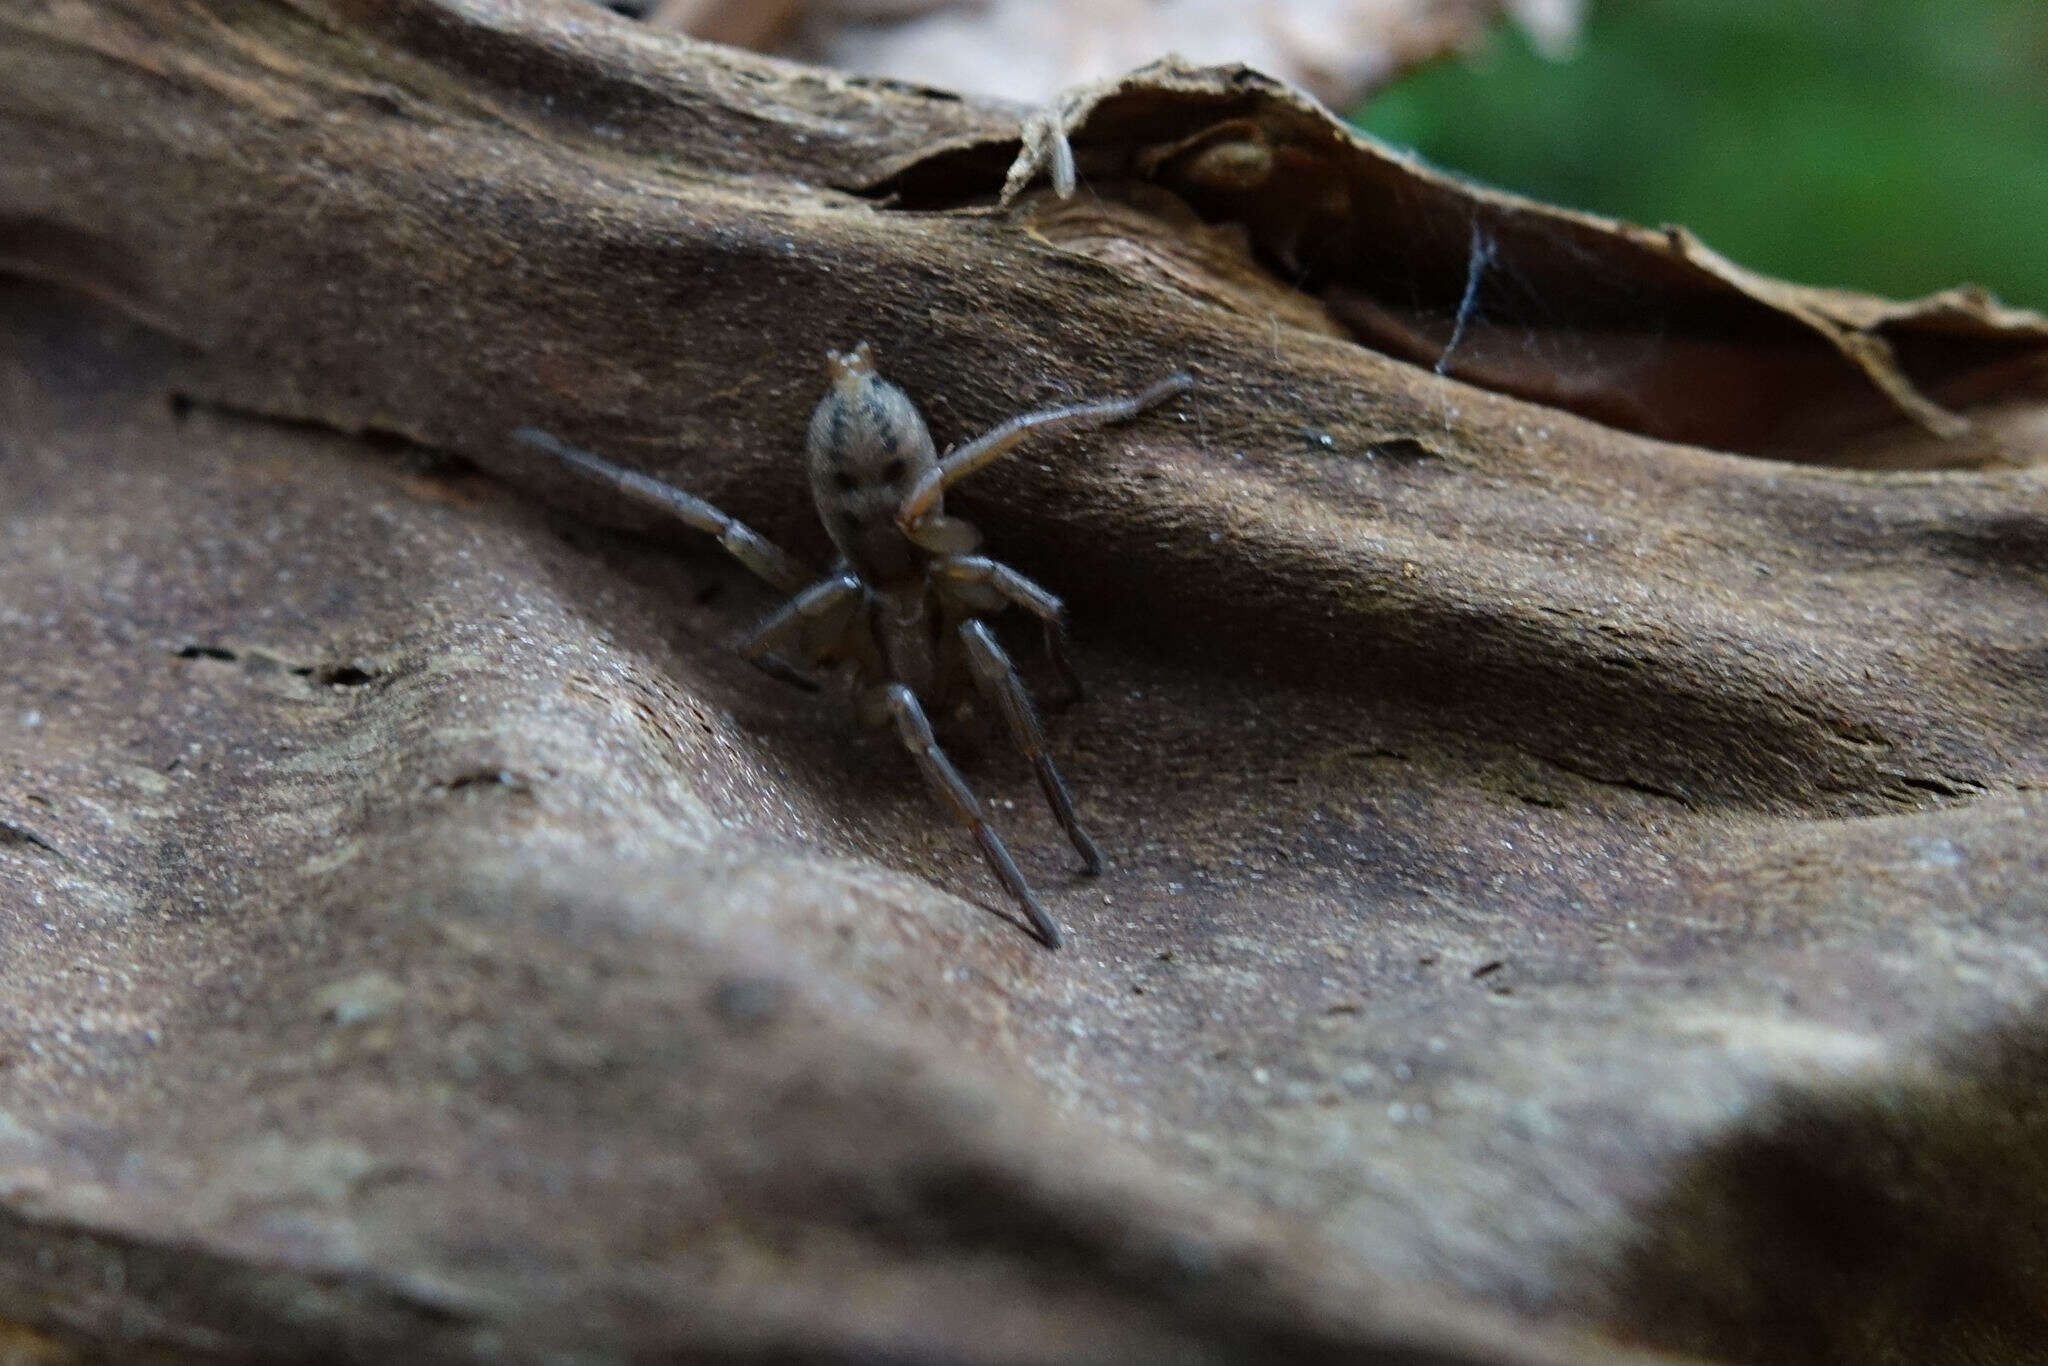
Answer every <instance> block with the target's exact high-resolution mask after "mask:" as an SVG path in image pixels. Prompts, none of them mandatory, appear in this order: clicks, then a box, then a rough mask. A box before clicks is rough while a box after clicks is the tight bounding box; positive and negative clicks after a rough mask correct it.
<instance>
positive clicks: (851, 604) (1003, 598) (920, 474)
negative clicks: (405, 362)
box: [514, 342, 1194, 948]
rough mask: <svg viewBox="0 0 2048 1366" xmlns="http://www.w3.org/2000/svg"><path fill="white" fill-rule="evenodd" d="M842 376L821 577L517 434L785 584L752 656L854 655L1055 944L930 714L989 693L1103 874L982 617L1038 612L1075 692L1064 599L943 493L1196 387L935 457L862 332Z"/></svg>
mask: <svg viewBox="0 0 2048 1366" xmlns="http://www.w3.org/2000/svg"><path fill="white" fill-rule="evenodd" d="M825 368H826V374H827V377H828V379H829V380H830V387H829V388H828V389H827V391H826V393H825V397H824V398H822V399H821V400H819V402H818V406H817V408H816V410H815V411H813V412H812V414H811V427H810V435H809V438H808V440H807V441H806V442H805V447H804V449H805V459H806V461H807V463H808V464H809V467H810V476H811V496H812V498H813V500H814V501H815V502H816V504H817V509H818V517H819V520H821V521H822V522H824V524H825V531H826V533H827V534H828V535H829V536H831V538H832V544H833V545H834V546H835V547H836V548H837V549H838V551H839V559H838V561H837V562H836V563H835V564H834V565H833V566H832V569H831V571H830V572H829V573H827V574H826V575H825V576H824V577H823V578H818V577H817V576H816V575H814V574H812V573H811V572H810V571H809V570H807V569H806V568H805V567H804V566H803V564H802V563H801V562H800V561H799V560H797V559H796V558H795V557H794V556H792V555H790V554H789V553H788V552H786V551H784V550H782V549H781V548H780V547H778V546H776V545H774V544H773V543H771V542H769V541H767V540H765V539H763V538H762V537H761V536H759V535H757V534H756V533H754V532H753V531H751V530H749V529H748V528H747V527H745V526H743V525H742V524H740V523H739V522H736V521H734V520H733V519H732V518H730V517H728V516H726V515H725V514H724V513H722V512H720V511H719V510H718V509H717V508H715V507H713V506H711V505H710V504H709V503H706V502H704V501H703V500H702V499H699V498H694V497H692V496H691V495H689V494H687V493H684V492H682V491H681V490H679V489H674V488H671V487H669V486H668V485H667V484H664V483H662V482H661V481H660V480H657V479H652V478H649V477H648V476H647V475H644V474H641V473H638V472H637V471H634V470H629V469H625V468H623V467H621V466H618V465H614V464H612V463H611V462H610V461H608V460H605V459H602V458H601V457H598V456H595V455H592V454H590V453H589V452H588V451H581V450H577V449H576V448H574V447H572V446H569V445H566V444H564V443H563V442H561V441H559V440H557V439H556V438H554V437H552V436H550V435H548V434H547V433H546V432H543V431H541V430H539V429H538V428H534V427H526V428H522V429H520V430H519V431H518V432H516V433H514V435H515V436H516V437H517V438H518V439H519V440H521V441H523V442H525V443H527V444H528V445H531V446H535V447H538V448H539V449H541V450H543V451H546V452H548V453H549V454H550V455H553V456H555V457H556V458H557V459H560V460H562V461H564V462H565V463H567V464H569V465H572V466H574V467H575V468H576V469H578V470H581V471H582V472H583V473H585V474H587V475H590V476H592V477H594V478H596V479H598V480H601V481H602V482H604V483H605V484H607V485H609V486H610V487H612V488H613V489H615V490H617V491H618V492H620V493H622V494H624V495H626V496H627V497H629V498H632V499H634V500H635V501H637V502H640V503H643V504H646V505H649V506H651V507H654V508H657V509H659V510H660V511H662V512H664V513H667V514H668V515H670V516H672V517H674V518H676V519H677V520H678V521H680V522H682V523H683V524H684V525H685V526H688V527H692V528H694V529H696V530H698V531H703V532H707V533H709V534H710V535H713V536H716V537H717V538H718V543H719V544H720V545H721V546H723V547H724V548H725V549H726V550H727V551H728V552H729V553H730V554H731V555H732V557H733V558H734V559H736V560H738V561H739V562H740V563H741V564H743V565H745V566H746V567H747V568H748V569H750V570H752V571H753V572H754V573H755V574H757V575H759V576H760V577H761V578H763V579H765V580H767V581H768V582H769V583H770V584H773V585H774V586H775V587H776V588H778V589H780V590H781V591H782V592H784V593H787V594H789V595H790V600H789V602H787V603H786V604H784V605H783V607H782V608H781V609H780V610H779V611H777V612H776V613H775V614H774V615H772V616H770V617H769V618H768V619H767V620H766V621H764V622H762V623H761V625H760V626H759V627H757V628H756V629H755V630H754V632H753V633H752V634H751V635H749V636H748V637H747V639H746V640H745V642H744V643H743V644H742V645H741V646H740V654H741V656H742V657H743V658H745V659H747V660H748V661H749V662H751V663H753V664H755V665H757V666H758V667H760V668H761V669H763V670H764V671H766V672H767V673H769V674H771V675H773V676H774V677H776V678H779V679H781V680H783V681H784V682H788V683H794V684H796V685H798V686H799V687H803V688H809V689H816V688H817V686H818V684H817V682H816V680H815V679H813V678H812V677H811V676H810V674H808V673H807V672H805V670H806V669H813V668H816V667H818V666H820V665H842V666H845V667H846V668H848V669H849V670H850V671H851V672H852V674H853V677H854V679H855V681H856V683H857V684H858V692H857V704H856V705H857V711H858V714H859V716H860V719H861V722H862V724H864V725H868V726H872V727H875V728H881V727H885V726H890V725H893V726H894V727H895V729H896V734H897V737H898V738H899V739H901V740H902V742H903V746H904V748H905V749H907V750H909V751H910V755H911V758H912V759H914V760H915V761H916V763H917V767H918V771H919V772H920V773H922V774H923V775H924V780H925V782H926V784H927V785H928V786H929V787H930V788H931V790H932V793H933V795H934V796H936V797H937V798H938V800H939V803H940V805H942V806H944V807H945V808H946V810H947V811H948V812H949V813H951V815H952V816H953V818H954V819H955V820H957V821H958V822H959V823H960V824H961V825H963V826H965V827H966V828H967V830H968V831H969V833H970V834H972V835H973V837H974V842H975V843H976V844H977V845H978V846H980V848H981V853H982V857H983V858H985V859H987V860H988V865H989V868H990V870H991V871H992V872H994V873H995V875H996V877H997V878H998V879H999V880H1000V881H1001V882H1002V884H1003V886H1004V887H1006V888H1008V889H1009V892H1010V895H1012V896H1014V897H1015V898H1016V899H1017V901H1018V903H1019V904H1020V905H1022V906H1023V908H1024V913H1025V914H1026V915H1027V916H1028V917H1029V918H1030V920H1031V925H1032V927H1033V929H1035V930H1036V931H1037V933H1038V937H1039V938H1040V939H1041V940H1043V941H1044V942H1045V944H1046V946H1047V947H1049V948H1058V947H1059V945H1060V931H1059V926H1058V925H1056V924H1055V923H1054V922H1053V918H1052V916H1051V915H1049V914H1048V913H1047V912H1046V909H1045V907H1044V906H1043V905H1041V904H1040V902H1039V900H1038V897H1037V895H1036V894H1035V893H1034V892H1033V891H1032V890H1031V884H1030V883H1028V882H1026V881H1025V880H1024V874H1023V872H1022V871H1021V870H1019V869H1018V867H1017V863H1016V860H1014V859H1012V858H1011V857H1010V851H1009V850H1008V849H1006V848H1004V847H1003V841H1002V839H1001V837H999V836H998V835H997V834H996V832H995V830H994V829H993V828H992V827H991V826H990V825H989V823H988V817H987V814H986V813H985V812H984V811H983V810H982V806H981V803H980V802H979V801H978V800H976V798H975V796H974V793H973V791H972V790H971V789H970V788H969V787H968V786H967V783H966V781H965V780H964V779H962V778H961V776H960V773H959V770H958V769H956V768H954V767H953V763H952V761H951V760H950V759H948V758H947V757H946V754H945V751H944V750H942V749H941V748H940V747H939V742H938V738H937V737H936V736H935V735H934V734H933V731H932V725H931V720H930V717H929V715H928V713H929V712H933V711H935V712H937V713H938V714H939V715H941V716H948V715H951V714H953V713H954V712H956V711H958V710H961V709H962V708H963V707H964V706H966V705H969V704H971V703H972V702H973V701H974V700H976V699H978V700H979V701H980V702H981V703H983V704H984V705H986V706H987V707H988V708H990V709H991V710H993V711H994V712H995V713H996V714H998V715H999V716H1001V718H1002V721H1003V724H1004V726H1005V727H1006V728H1007V729H1008V730H1009V733H1010V738H1011V739H1012V740H1013V741H1014V742H1015V743H1016V745H1017V748H1018V749H1020V750H1022V751H1023V752H1024V755H1025V757H1026V758H1028V759H1029V760H1030V761H1031V764H1032V767H1033V768H1034V769H1036V770H1037V773H1038V785H1039V787H1040V788H1041V789H1043V791H1044V792H1045V800H1046V804H1047V805H1049V806H1050V807H1051V808H1052V814H1053V816H1054V818H1055V819H1057V820H1058V821H1059V823H1060V827H1061V828H1062V829H1064V830H1065V831H1066V832H1067V838H1068V839H1070V840H1072V841H1073V844H1074V848H1075V849H1076V850H1078V851H1079V852H1080V855H1081V859H1082V862H1083V863H1084V864H1085V865H1086V867H1087V870H1088V872H1089V873H1091V874H1096V873H1100V872H1101V871H1102V851H1101V850H1099V849H1097V848H1096V847H1095V841H1094V840H1092V839H1090V838H1089V836H1088V832H1087V831H1086V830H1084V829H1082V827H1081V822H1080V820H1079V818H1078V817H1076V816H1075V814H1074V801H1073V798H1072V796H1070V795H1069V794H1068V792H1067V785H1066V783H1065V782H1064V781H1063V780H1062V779H1061V778H1060V774H1059V770H1058V769H1057V768H1055V767H1054V766H1053V762H1052V756H1051V755H1049V754H1047V753H1046V748H1045V731H1044V729H1043V728H1042V727H1041V726H1040V725H1039V721H1038V712H1037V709H1036V708H1035V707H1033V706H1032V704H1031V695H1030V693H1029V692H1028V691H1026V689H1025V687H1024V682H1023V680H1022V679H1021V678H1019V677H1018V675H1017V670H1016V666H1015V665H1013V664H1012V663H1011V662H1010V658H1009V656H1008V655H1007V654H1005V653H1004V651H1003V647H1002V646H1001V645H999V644H998V643H997V642H996V637H995V633H994V632H993V631H991V630H990V629H989V627H988V623H987V622H985V621H984V620H983V619H982V618H983V617H985V616H987V615H989V614H991V613H994V612H999V611H1001V610H1003V609H1004V608H1006V607H1019V608H1022V609H1023V610H1024V611H1026V612H1028V613H1030V614H1031V615H1032V616H1034V617H1036V618H1037V619H1038V620H1039V622H1040V623H1041V625H1042V626H1043V627H1044V631H1045V647H1046V653H1047V654H1048V655H1049V656H1050V657H1051V659H1052V663H1053V667H1054V668H1055V669H1057V670H1058V672H1059V675H1060V679H1061V682H1062V684H1063V685H1064V687H1065V688H1066V690H1067V692H1068V694H1069V696H1068V698H1067V699H1066V700H1069V701H1071V700H1073V699H1075V698H1078V697H1079V696H1080V692H1081V684H1080V680H1079V678H1077V677H1076V676H1075V673H1074V668H1073V664H1072V663H1071V662H1070V661H1069V660H1068V658H1067V651H1066V625H1065V609H1064V608H1063V607H1062V606H1061V604H1060V600H1059V599H1058V598H1056V597H1054V596H1053V595H1052V594H1051V593H1048V592H1047V591H1046V590H1045V589H1043V588H1041V587H1039V586H1038V585H1037V584H1035V583H1033V582H1032V581H1031V580H1029V579H1027V578H1025V577H1024V576H1023V575H1022V574H1019V573H1018V572H1017V571H1016V570H1014V569H1011V568H1010V567H1009V566H1007V565H1004V564H1000V563H998V562H996V561H995V560H992V559H988V558H986V557H985V556H981V555H977V554H975V553H974V551H975V549H976V547H977V546H978V545H979V544H980V542H981V534H980V532H978V531H976V530H975V528H974V527H973V526H971V525H970V524H968V523H967V522H965V521H962V520H961V519H959V518H957V517H948V516H946V514H945V511H944V509H943V506H942V500H943V498H944V495H945V491H946V490H947V489H948V488H950V487H951V486H952V485H953V484H955V483H957V482H958V481H959V480H961V479H963V478H965V477H966V476H968V475H970V474H972V473H974V472H975V471H976V470H979V469H981V468H983V467H984V466H986V465H988V464H990V463H991V462H993V461H995V460H996V459H998V458H999V457H1001V456H1002V455H1003V454H1004V453H1006V452H1007V451H1009V450H1010V449H1012V448H1013V447H1015V446H1016V445H1017V444H1018V443H1019V442H1021V441H1022V440H1024V438H1025V437H1027V436H1031V435H1033V434H1035V433H1050V432H1063V431H1077V430H1085V429H1088V428H1093V427H1100V426H1106V425H1108V424H1111V423H1116V422H1124V421H1128V420H1129V419H1131V418H1134V417H1136V416H1138V415H1139V414H1141V413H1143V412H1145V411H1147V410H1148V409H1151V408H1154V407H1157V406H1158V405H1159V404H1162V403H1164V402H1166V401H1167V400H1168V399H1170V398H1172V397H1174V396H1175V395H1177V394H1181V393H1184V392H1186V391H1187V390H1188V389H1189V388H1190V387H1191V386H1192V385H1193V382H1194V381H1193V380H1192V379H1191V378H1190V377H1189V376H1187V375H1185V374H1175V375H1171V376H1169V377H1167V378H1166V379H1163V380H1161V381H1160V382H1159V383H1157V384H1155V385H1153V386H1152V387H1151V388H1149V389H1146V390H1145V391H1144V392H1142V393H1140V394H1137V395H1135V396H1133V397H1130V398H1117V399H1102V400H1098V401H1094V402H1088V403H1076V404H1071V405H1068V406H1065V407H1059V408H1046V409H1042V410H1040V411H1037V412H1031V413H1026V414H1024V415H1023V416H1021V417H1013V418H1011V419H1010V420H1009V421H1008V422H1005V423H1003V424H1002V425H1001V426H998V427H996V428H994V429H992V430H991V431H989V432H987V433H985V434H984V435H982V436H980V437H977V438H976V439H975V440H973V441H970V442H968V443H967V444H966V445H964V446H961V447H959V448H958V449H955V450H952V451H949V452H947V454H946V455H945V456H944V457H943V458H941V457H940V456H939V455H938V454H937V453H936V451H935V450H934V448H933V446H932V438H931V433H930V432H929V431H927V430H926V429H925V425H924V419H923V418H922V417H921V416H919V414H918V411H917V406H916V405H915V404H913V403H912V402H911V401H910V396H909V395H907V394H905V393H904V392H903V391H902V390H901V389H899V388H897V387H896V386H895V385H893V384H891V383H889V381H887V380H885V379H883V378H882V377H881V376H880V375H878V374H876V373H875V363H874V355H873V353H872V352H871V351H870V350H869V348H868V344H867V343H866V342H862V343H861V344H860V345H858V346H856V347H855V348H854V349H853V350H852V351H850V352H845V353H841V352H837V351H832V352H827V353H826V366H825Z"/></svg>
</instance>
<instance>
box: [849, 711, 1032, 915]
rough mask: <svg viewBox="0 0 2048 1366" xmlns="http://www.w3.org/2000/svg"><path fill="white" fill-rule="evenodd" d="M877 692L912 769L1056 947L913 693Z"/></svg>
mask: <svg viewBox="0 0 2048 1366" xmlns="http://www.w3.org/2000/svg"><path fill="white" fill-rule="evenodd" d="M879 694H880V701H881V704H882V706H883V707H884V708H885V709H886V711H887V713H888V716H889V718H890V719H891V720H893V721H894V722H895V723H896V734H897V736H898V737H899V738H900V739H901V740H902V741H903V747H904V748H905V749H907V750H909V751H910V757H911V758H912V759H914V760H916V761H917V769H918V772H919V773H921V774H923V775H924V780H925V783H926V784H927V785H928V786H929V787H930V788H931V790H932V794H933V795H934V796H936V797H937V798H938V799H939V802H940V804H941V805H943V806H944V807H945V808H946V809H947V810H948V811H950V812H952V813H953V819H955V820H956V821H958V822H959V823H960V824H962V825H964V826H966V827H967V828H968V830H969V832H970V833H971V834H973V836H974V842H975V843H976V844H977V845H979V846H981V856H982V857H983V858H984V859H986V860H987V861H988V866H989V870H990V871H991V872H993V873H994V874H995V875H996V878H997V879H998V880H999V881H1000V882H1001V883H1002V884H1003V886H1004V887H1006V888H1008V889H1009V892H1010V895H1011V896H1013V897H1015V898H1016V899H1017V901H1018V903H1019V904H1020V905H1022V906H1023V907H1024V913H1025V914H1026V915H1027V916H1029V917H1030V918H1031V927H1032V929H1034V930H1036V931H1037V932H1038V937H1039V939H1040V940H1042V941H1043V942H1044V944H1045V946H1046V947H1047V948H1049V949H1056V948H1058V947H1059V946H1060V929H1059V926H1058V925H1056V924H1054V923H1053V919H1052V917H1051V916H1050V915H1048V914H1046V910H1045V907H1043V906H1041V905H1039V904H1038V897H1037V896H1036V895H1035V894H1033V892H1032V890H1031V884H1030V883H1028V882H1026V881H1025V880H1024V873H1023V871H1022V870H1021V869H1019V868H1018V867H1017V861H1016V860H1015V859H1013V858H1011V857H1010V851H1009V850H1008V849H1005V848H1004V847H1003V841H1002V838H1001V837H1000V836H999V835H997V834H996V832H995V830H994V828H993V827H991V826H990V825H989V823H988V816H987V814H986V813H985V812H984V811H983V810H982V809H981V803H980V801H978V800H977V799H976V798H975V795H974V792H973V790H972V789H971V788H969V787H968V786H967V782H966V780H965V779H963V778H962V777H961V776H960V770H958V769H956V768H954V767H953V761H952V760H950V759H948V758H947V757H946V752H945V751H944V750H942V749H940V748H939V741H938V737H937V736H935V735H933V734H932V723H931V722H930V721H929V720H927V719H926V717H925V714H924V708H923V707H922V706H921V705H919V703H918V700H917V694H916V693H914V692H912V691H911V690H910V689H909V688H907V687H905V686H904V685H903V684H901V683H885V684H883V685H882V687H881V689H880V690H879Z"/></svg>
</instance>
